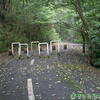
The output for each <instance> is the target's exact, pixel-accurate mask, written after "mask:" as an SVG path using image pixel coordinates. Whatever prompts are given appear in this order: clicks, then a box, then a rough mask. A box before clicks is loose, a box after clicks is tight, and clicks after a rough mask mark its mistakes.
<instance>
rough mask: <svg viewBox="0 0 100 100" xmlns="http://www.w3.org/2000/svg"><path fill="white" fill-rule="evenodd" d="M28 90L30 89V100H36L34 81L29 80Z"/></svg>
mask: <svg viewBox="0 0 100 100" xmlns="http://www.w3.org/2000/svg"><path fill="white" fill-rule="evenodd" d="M27 89H28V99H29V100H35V96H34V92H33V85H32V79H27Z"/></svg>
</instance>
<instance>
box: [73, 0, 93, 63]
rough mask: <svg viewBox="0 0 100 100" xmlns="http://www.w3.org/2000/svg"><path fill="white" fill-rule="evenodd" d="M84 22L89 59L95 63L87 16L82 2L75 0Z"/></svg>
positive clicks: (75, 5)
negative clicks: (84, 14) (84, 13)
mask: <svg viewBox="0 0 100 100" xmlns="http://www.w3.org/2000/svg"><path fill="white" fill-rule="evenodd" d="M72 3H73V5H74V7H75V9H76V11H77V13H78V15H79V17H80V19H81V21H82V23H83V27H84V29H85V33H84V36H85V39H86V40H87V43H88V49H89V52H88V54H89V60H90V63H91V64H92V65H93V46H92V42H91V39H90V37H89V34H88V32H87V31H88V24H87V22H86V21H85V18H84V16H83V11H82V8H81V4H80V0H74V2H73V1H72Z"/></svg>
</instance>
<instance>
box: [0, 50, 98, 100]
mask: <svg viewBox="0 0 100 100" xmlns="http://www.w3.org/2000/svg"><path fill="white" fill-rule="evenodd" d="M79 51H80V50H79ZM79 51H77V50H74V51H73V50H72V51H71V50H67V51H65V52H61V53H60V55H59V54H57V53H54V54H52V55H50V56H49V57H48V56H45V57H44V56H41V57H39V56H37V55H36V53H35V55H33V56H31V57H29V58H27V57H25V56H24V57H22V58H21V59H19V58H18V57H14V58H13V59H12V60H11V61H9V63H7V64H2V65H0V100H29V98H28V90H27V88H28V87H27V79H32V84H33V91H34V95H35V100H72V99H71V94H73V93H85V94H86V93H100V78H99V76H100V71H99V70H98V69H96V68H92V67H91V66H89V64H88V60H87V58H85V57H84V56H83V55H82V53H81V51H80V52H79ZM75 100H78V99H75ZM80 100H83V99H80ZM85 100H87V99H85ZM91 100H92V99H91ZM98 100H99V99H98Z"/></svg>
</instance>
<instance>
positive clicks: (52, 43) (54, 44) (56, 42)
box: [9, 40, 67, 56]
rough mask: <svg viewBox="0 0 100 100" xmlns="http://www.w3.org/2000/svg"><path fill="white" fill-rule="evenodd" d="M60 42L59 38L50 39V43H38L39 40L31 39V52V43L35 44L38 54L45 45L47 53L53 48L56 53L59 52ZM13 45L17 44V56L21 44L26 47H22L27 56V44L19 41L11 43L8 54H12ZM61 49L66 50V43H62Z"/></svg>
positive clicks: (20, 49) (19, 54)
mask: <svg viewBox="0 0 100 100" xmlns="http://www.w3.org/2000/svg"><path fill="white" fill-rule="evenodd" d="M60 43H61V41H60V40H52V41H50V45H49V43H48V42H42V43H40V42H39V41H32V42H31V52H32V51H33V45H34V44H37V47H38V53H39V56H40V55H41V52H42V46H45V47H46V53H47V55H49V54H50V53H52V51H53V50H56V51H57V53H59V52H60ZM14 45H17V46H18V56H21V52H22V50H23V49H22V47H23V46H24V47H25V48H26V49H24V53H26V54H27V56H29V45H28V44H27V43H20V42H13V43H12V44H11V51H9V55H14ZM63 49H64V50H66V49H67V45H64V47H63Z"/></svg>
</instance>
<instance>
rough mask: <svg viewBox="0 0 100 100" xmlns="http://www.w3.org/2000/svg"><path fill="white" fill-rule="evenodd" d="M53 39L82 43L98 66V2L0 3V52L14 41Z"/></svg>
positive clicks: (7, 0)
mask: <svg viewBox="0 0 100 100" xmlns="http://www.w3.org/2000/svg"><path fill="white" fill-rule="evenodd" d="M52 39H60V40H63V41H70V42H76V43H82V44H83V53H85V54H86V53H87V54H88V56H89V60H90V63H91V64H92V65H95V66H100V0H38V1H37V0H0V52H4V51H7V50H8V49H9V48H10V44H11V42H14V41H19V42H30V41H33V40H39V41H50V40H52ZM86 46H87V48H88V52H86V51H87V49H86Z"/></svg>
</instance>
